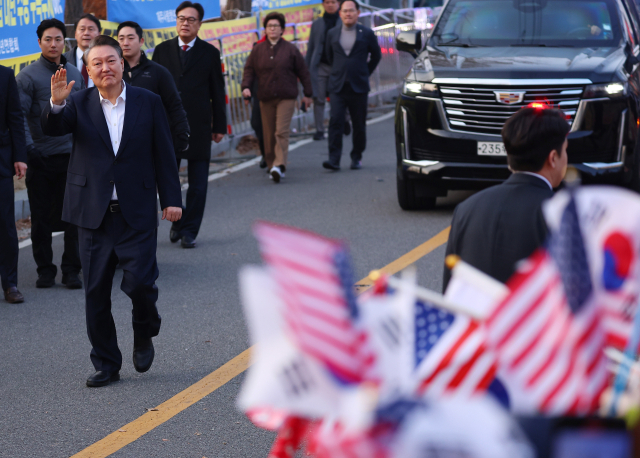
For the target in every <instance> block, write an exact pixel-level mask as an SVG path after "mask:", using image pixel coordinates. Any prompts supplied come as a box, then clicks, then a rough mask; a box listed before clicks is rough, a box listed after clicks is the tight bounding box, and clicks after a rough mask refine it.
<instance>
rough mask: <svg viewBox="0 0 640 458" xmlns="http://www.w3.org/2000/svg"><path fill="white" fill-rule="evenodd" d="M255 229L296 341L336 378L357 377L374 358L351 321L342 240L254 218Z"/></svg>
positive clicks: (350, 282) (345, 380)
mask: <svg viewBox="0 0 640 458" xmlns="http://www.w3.org/2000/svg"><path fill="white" fill-rule="evenodd" d="M254 232H255V235H256V237H257V239H258V241H259V243H260V250H261V252H262V256H263V258H264V260H265V262H266V263H267V264H268V265H269V267H270V268H271V269H272V272H273V276H274V278H275V279H276V281H277V283H278V285H279V290H280V291H279V293H280V295H281V298H282V299H283V302H284V303H285V313H284V315H285V319H286V321H287V324H288V326H289V329H290V330H291V334H292V337H293V338H294V339H295V341H296V342H297V344H298V345H299V347H300V348H301V349H302V350H303V351H304V352H306V353H307V354H309V355H312V356H314V357H315V358H317V359H318V360H320V361H321V362H322V363H323V364H324V365H325V366H326V367H327V369H329V371H330V372H331V373H332V374H333V375H334V376H335V378H336V380H337V381H339V382H341V383H347V384H349V383H359V382H361V381H363V380H365V379H366V378H367V374H368V373H369V371H370V369H371V367H372V366H373V363H374V358H373V354H372V353H371V351H370V350H369V349H368V346H367V344H366V334H365V333H364V332H363V331H361V330H360V329H358V328H357V327H356V326H355V324H354V323H355V322H356V320H357V318H358V307H357V305H356V301H355V296H354V293H353V290H352V285H353V280H352V273H351V267H350V264H349V255H348V251H347V249H346V246H345V245H344V244H343V243H341V242H339V241H336V240H331V239H326V238H323V237H320V236H318V235H316V234H313V233H310V232H305V231H302V230H299V229H294V228H290V227H286V226H279V225H275V224H271V223H266V222H260V223H258V224H256V226H255V230H254Z"/></svg>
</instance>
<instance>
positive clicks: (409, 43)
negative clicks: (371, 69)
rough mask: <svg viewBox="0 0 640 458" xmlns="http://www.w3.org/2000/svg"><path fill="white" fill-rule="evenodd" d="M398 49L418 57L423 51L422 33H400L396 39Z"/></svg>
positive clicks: (413, 31) (416, 31)
mask: <svg viewBox="0 0 640 458" xmlns="http://www.w3.org/2000/svg"><path fill="white" fill-rule="evenodd" d="M396 49H397V50H398V51H404V52H408V53H409V54H411V55H412V56H413V57H418V53H419V52H420V50H421V49H422V32H421V31H419V30H412V31H411V32H400V33H399V34H398V36H397V37H396Z"/></svg>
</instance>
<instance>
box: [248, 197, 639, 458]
mask: <svg viewBox="0 0 640 458" xmlns="http://www.w3.org/2000/svg"><path fill="white" fill-rule="evenodd" d="M545 217H546V219H547V222H548V226H549V229H550V238H549V241H548V243H547V245H546V246H545V247H544V248H543V249H541V250H539V251H538V252H536V253H534V254H533V255H532V256H531V257H530V258H529V259H527V260H524V261H522V262H521V264H520V265H519V266H518V269H517V271H516V274H515V275H514V276H513V277H512V278H511V280H510V281H509V282H508V284H507V286H505V285H502V284H500V283H498V282H496V281H495V280H493V279H491V278H489V277H487V276H486V275H484V274H482V273H481V272H479V271H477V270H475V269H473V268H472V267H471V266H468V265H467V264H465V263H464V262H460V263H458V264H457V265H456V267H455V268H454V270H453V276H452V279H451V281H450V283H449V287H448V289H447V292H446V294H445V296H441V295H438V294H436V293H433V292H430V291H426V290H423V289H421V288H419V287H417V286H416V284H415V279H414V278H411V277H412V276H411V274H407V275H405V276H404V277H403V278H402V279H396V278H393V277H391V278H387V279H386V280H385V279H383V280H382V281H379V282H378V284H377V287H376V288H375V291H374V292H369V293H368V294H366V295H362V296H360V297H357V298H356V297H355V296H354V293H353V289H352V277H351V268H350V265H349V255H348V251H347V249H346V246H345V244H344V243H342V242H339V241H335V240H330V239H326V238H323V237H320V236H318V235H315V234H312V233H308V232H305V231H300V230H297V229H293V228H289V227H283V226H278V225H273V224H269V223H259V224H257V225H256V228H255V233H256V237H257V239H258V241H259V244H260V249H261V252H262V255H263V258H264V260H265V262H266V265H267V268H258V267H250V268H249V267H248V268H245V269H244V270H243V271H242V272H241V275H240V283H241V290H242V296H243V303H244V306H245V312H246V315H247V322H248V325H249V330H250V334H251V338H252V341H253V342H256V343H257V344H256V346H255V349H254V351H253V356H252V358H253V366H252V368H251V369H250V371H249V374H248V376H247V379H246V381H245V383H244V385H243V389H242V392H241V395H240V397H239V400H238V404H239V407H240V408H241V409H242V410H243V411H244V412H246V413H247V415H248V416H249V418H251V420H252V421H253V422H254V423H255V424H256V425H258V426H260V427H263V428H267V429H273V430H278V431H279V435H278V439H277V440H276V443H275V444H274V448H273V450H272V453H271V455H270V458H285V457H289V456H291V457H293V456H294V454H295V450H296V449H297V448H298V447H299V446H300V445H301V443H303V442H304V443H306V444H307V445H308V450H309V451H310V452H311V453H313V456H314V457H317V458H324V457H339V456H344V457H352V458H358V457H376V458H387V457H388V458H395V457H403V458H406V457H410V456H414V455H412V453H413V452H411V450H414V449H411V446H410V445H407V444H415V450H420V449H421V447H424V446H425V441H426V442H428V441H429V440H430V438H433V436H430V432H429V431H424V430H423V431H420V430H417V429H416V428H412V427H411V425H412V424H416V422H417V423H420V424H422V423H424V424H425V425H427V424H431V425H432V426H431V428H432V431H431V434H437V431H436V430H437V429H438V428H437V427H436V426H435V423H433V422H431V423H429V421H427V419H428V418H431V417H430V415H433V412H435V411H437V410H438V409H445V410H446V409H449V408H450V409H452V412H453V411H455V410H456V409H458V410H460V409H463V407H461V406H470V405H476V404H475V403H478V404H477V405H478V406H479V407H478V411H479V412H484V413H483V415H486V417H487V421H494V422H496V423H499V424H501V425H503V426H504V428H507V429H511V430H512V429H513V427H514V424H513V418H512V417H509V416H508V415H507V414H506V413H504V412H503V411H500V412H502V413H496V412H497V410H496V409H498V408H497V407H496V406H495V404H494V403H493V401H487V399H491V398H492V397H487V396H486V394H487V393H491V394H493V395H495V396H496V397H497V398H498V400H500V401H501V403H502V404H503V405H510V406H511V410H512V411H514V412H517V413H521V414H550V415H583V414H592V413H594V412H596V411H597V409H598V404H599V399H600V396H601V394H602V392H603V390H604V389H605V388H606V387H607V385H608V384H609V383H610V377H609V374H608V372H607V370H608V368H607V361H606V359H605V355H604V352H603V350H604V348H605V346H606V345H611V344H614V345H617V346H618V347H624V345H626V343H627V341H628V340H629V335H630V333H631V332H632V330H633V324H632V323H633V316H634V313H635V309H636V304H637V301H638V297H639V292H640V281H638V280H639V279H640V276H639V274H640V269H639V268H638V262H637V259H638V253H639V251H640V250H639V248H640V199H638V197H637V196H635V195H633V194H632V193H629V192H626V191H623V190H620V189H614V188H607V187H600V188H595V187H592V188H581V189H577V190H572V191H571V192H568V191H564V192H561V193H559V194H558V195H557V196H556V197H555V198H554V199H552V200H551V201H550V202H549V203H548V205H547V206H546V208H545ZM636 234H638V235H636ZM460 400H462V403H460ZM487 403H488V404H487ZM447 406H449V407H447ZM503 414H504V416H505V417H506V419H505V418H502V417H501V415H503ZM456 415H457V414H456ZM454 417H455V415H454V414H452V418H454ZM491 418H493V420H491ZM499 418H501V419H499ZM477 421H482V419H478V420H477ZM468 433H469V434H473V432H471V431H469V432H468ZM494 437H495V441H496V444H501V445H500V446H498V447H497V449H505V450H507V449H509V450H511V449H512V450H517V452H514V453H512V454H511V455H510V456H522V457H526V456H530V455H528V453H529V451H528V450H529V449H527V447H526V446H522V444H521V443H520V442H518V441H515V442H513V441H514V440H515V439H514V438H513V436H512V435H509V434H505V435H501V434H500V433H498V432H496V433H495V435H494ZM509 438H510V439H509ZM459 439H460V441H461V442H460V443H463V442H465V441H469V443H471V442H473V441H472V440H471V439H470V438H462V437H460V438H459ZM509 440H511V441H512V442H510V444H511V445H510V446H509V447H507V446H506V445H505V444H506V442H504V443H503V442H501V441H507V442H508V441H509ZM407 447H409V449H408V448H407ZM464 452H465V453H468V455H469V456H483V455H481V454H480V453H478V454H477V455H476V454H474V453H473V452H471V451H464ZM415 456H416V457H417V456H420V455H419V452H417V451H416V454H415Z"/></svg>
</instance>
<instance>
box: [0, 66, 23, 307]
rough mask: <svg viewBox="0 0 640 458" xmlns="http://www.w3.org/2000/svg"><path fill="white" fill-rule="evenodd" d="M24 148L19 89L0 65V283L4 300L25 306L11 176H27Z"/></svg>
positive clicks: (12, 77) (10, 72) (5, 68)
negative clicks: (19, 279)
mask: <svg viewBox="0 0 640 458" xmlns="http://www.w3.org/2000/svg"><path fill="white" fill-rule="evenodd" d="M26 162H27V145H26V142H25V136H24V120H23V118H22V109H21V107H20V97H19V95H18V86H17V84H16V79H15V77H14V76H13V71H11V70H10V69H8V68H7V67H3V66H2V65H0V281H1V283H2V291H3V292H4V300H5V301H7V302H8V303H10V304H18V303H20V302H24V297H23V296H22V294H21V293H20V291H18V252H19V250H18V234H17V232H16V222H15V208H14V207H15V205H14V195H13V176H14V175H16V176H17V177H18V179H22V178H24V176H25V174H26V173H27V164H26Z"/></svg>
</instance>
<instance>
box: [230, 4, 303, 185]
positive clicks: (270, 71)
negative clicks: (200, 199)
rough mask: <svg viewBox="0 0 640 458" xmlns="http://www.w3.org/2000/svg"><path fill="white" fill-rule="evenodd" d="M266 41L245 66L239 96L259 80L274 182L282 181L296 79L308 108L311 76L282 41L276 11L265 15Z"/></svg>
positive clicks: (281, 25) (293, 49)
mask: <svg viewBox="0 0 640 458" xmlns="http://www.w3.org/2000/svg"><path fill="white" fill-rule="evenodd" d="M263 24H264V28H265V32H266V35H267V39H266V40H265V41H264V42H262V43H257V44H256V45H255V46H254V48H253V50H252V51H251V54H249V58H248V59H247V63H246V64H245V67H244V76H243V79H242V95H243V97H244V98H245V101H247V99H249V98H250V97H251V86H252V84H253V81H254V80H255V79H256V78H257V79H258V99H259V100H260V110H261V112H262V129H263V132H264V150H265V151H264V152H265V160H266V161H267V166H268V167H269V169H268V170H269V173H270V174H271V177H272V178H273V181H274V182H276V183H279V182H280V179H282V178H284V172H285V170H286V165H287V153H288V151H289V131H290V127H291V118H292V117H293V111H294V109H295V103H296V99H297V98H298V79H299V80H300V82H301V83H302V87H303V92H304V98H303V99H302V102H303V103H304V105H305V107H306V108H308V107H309V106H310V105H311V95H312V94H313V89H312V87H311V77H310V76H309V70H308V68H307V64H306V63H305V62H304V58H303V57H302V54H300V51H299V50H298V48H297V47H296V46H295V45H294V44H292V43H289V42H288V41H286V40H283V39H282V33H283V32H284V27H285V20H284V15H282V14H281V13H278V12H275V11H274V12H272V13H269V14H267V16H266V17H265V18H264V21H263Z"/></svg>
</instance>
